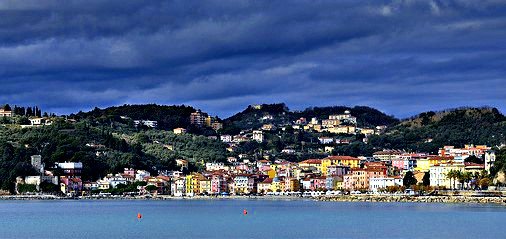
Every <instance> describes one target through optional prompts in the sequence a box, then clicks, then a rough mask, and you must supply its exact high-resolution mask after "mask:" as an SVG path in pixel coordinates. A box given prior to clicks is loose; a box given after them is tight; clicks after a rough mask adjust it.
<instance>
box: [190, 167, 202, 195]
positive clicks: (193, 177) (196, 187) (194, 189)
mask: <svg viewBox="0 0 506 239" xmlns="http://www.w3.org/2000/svg"><path fill="white" fill-rule="evenodd" d="M201 180H205V177H204V176H203V175H202V174H199V173H192V174H190V175H186V195H188V196H194V195H196V194H199V193H200V181H201Z"/></svg>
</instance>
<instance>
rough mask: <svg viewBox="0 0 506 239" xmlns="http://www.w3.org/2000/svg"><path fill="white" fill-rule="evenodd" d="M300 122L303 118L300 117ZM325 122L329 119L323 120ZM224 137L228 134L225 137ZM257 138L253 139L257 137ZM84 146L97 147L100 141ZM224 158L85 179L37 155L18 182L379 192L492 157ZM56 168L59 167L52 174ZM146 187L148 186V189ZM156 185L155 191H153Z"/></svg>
mask: <svg viewBox="0 0 506 239" xmlns="http://www.w3.org/2000/svg"><path fill="white" fill-rule="evenodd" d="M300 122H301V123H302V122H304V121H303V120H300ZM327 123H329V122H327ZM225 140H226V141H228V140H229V139H227V138H225ZM255 140H257V139H255ZM88 147H92V148H95V149H96V150H99V149H100V145H94V144H93V145H92V144H89V146H88ZM470 156H476V157H481V158H483V159H484V163H482V164H479V163H475V162H467V161H466V160H465V159H466V158H468V157H470ZM231 158H232V159H230V158H229V159H228V160H227V162H207V163H205V164H203V165H202V166H203V167H202V168H203V171H201V172H188V173H183V172H185V171H187V169H188V168H189V164H190V162H189V161H188V160H184V159H177V160H176V162H175V164H176V165H177V167H178V168H180V169H181V170H180V171H159V172H158V173H157V175H158V176H152V175H151V173H150V172H149V171H146V170H137V169H133V168H125V169H124V171H123V172H120V173H116V174H109V175H106V176H104V177H102V178H100V179H99V180H97V181H95V182H83V181H82V179H81V173H82V170H83V169H84V165H83V164H82V163H81V162H62V163H56V164H55V165H54V166H53V167H52V168H49V169H48V170H47V169H46V168H45V165H44V163H43V159H42V157H41V156H40V155H33V156H32V157H31V164H32V166H33V168H34V169H35V171H36V172H38V173H39V175H32V176H27V177H23V178H18V179H17V183H18V184H33V185H35V186H36V188H37V189H40V187H39V186H40V185H41V184H42V183H52V184H55V185H58V186H59V188H60V190H61V192H62V193H64V194H66V195H74V196H75V195H84V194H89V193H91V192H94V191H96V190H98V191H108V190H112V189H115V188H118V187H119V186H121V185H130V184H133V183H136V182H145V184H143V185H142V186H138V187H137V189H138V191H137V192H135V193H140V194H146V193H151V194H152V193H155V194H166V195H172V196H175V197H194V196H199V195H227V194H235V195H250V194H260V195H264V194H269V193H287V192H305V191H311V192H317V191H318V192H323V191H353V192H354V191H369V192H372V193H379V192H383V191H385V190H386V189H387V188H389V187H395V186H402V184H403V177H404V175H405V174H406V172H410V171H411V172H413V174H414V175H415V178H416V180H417V181H418V183H422V182H423V178H424V176H425V175H426V174H428V176H429V178H430V180H429V181H430V186H432V187H435V188H446V189H449V188H462V187H463V186H469V185H470V183H469V182H466V185H462V181H461V180H456V179H455V178H451V177H450V176H449V175H450V174H449V172H451V171H458V172H461V173H465V172H468V173H470V174H471V175H481V174H483V172H484V171H489V170H490V168H491V167H492V165H493V163H494V162H495V153H494V152H493V151H492V150H491V149H490V147H487V146H472V145H469V146H466V147H464V148H462V149H459V148H455V147H451V146H444V147H442V148H441V149H440V151H439V154H438V155H429V154H425V153H412V152H401V151H391V150H386V151H378V152H376V153H374V154H373V157H351V156H342V155H339V156H328V157H324V158H313V159H306V160H303V161H301V162H298V163H297V162H289V161H286V160H278V159H274V160H272V159H266V158H261V159H258V160H251V158H248V156H247V155H244V156H241V155H240V156H239V157H238V158H235V157H231ZM54 170H58V171H60V172H61V174H60V175H58V176H55V175H54V174H53V171H54ZM147 188H149V190H147ZM153 188H155V189H156V190H153Z"/></svg>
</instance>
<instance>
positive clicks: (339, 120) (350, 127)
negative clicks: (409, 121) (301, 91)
mask: <svg viewBox="0 0 506 239" xmlns="http://www.w3.org/2000/svg"><path fill="white" fill-rule="evenodd" d="M258 120H259V121H261V122H263V124H262V125H261V126H260V127H259V128H258V129H250V130H243V131H241V132H240V133H239V134H237V135H228V134H224V135H220V136H219V139H220V140H221V141H223V142H225V143H227V144H228V145H229V147H228V150H229V151H231V152H233V151H234V147H235V146H236V145H237V144H240V143H242V142H247V141H257V142H259V143H262V142H264V141H265V135H266V133H269V132H276V131H278V130H281V131H285V130H286V129H287V128H288V127H291V128H292V129H294V130H304V131H310V132H318V133H322V132H329V133H333V134H347V135H355V134H363V135H365V137H364V138H363V140H364V142H367V137H368V136H370V135H372V134H379V133H380V132H382V131H383V130H385V128H386V127H385V126H377V127H375V128H374V129H373V128H359V127H358V126H357V118H356V117H354V116H352V115H351V112H350V111H348V110H347V111H345V112H344V113H343V114H336V115H330V116H328V119H323V120H320V119H318V118H312V119H311V120H310V121H308V120H307V119H306V118H300V119H297V120H295V121H293V122H290V123H286V124H283V125H276V124H274V123H272V122H274V121H275V118H274V116H272V115H270V114H265V115H263V116H262V117H260V118H259V119H258ZM174 133H181V129H174ZM314 143H319V144H321V145H322V148H321V151H322V152H327V153H330V152H332V150H334V147H333V145H339V144H349V143H351V139H348V138H346V137H345V138H343V137H336V136H334V137H332V136H320V137H318V139H317V141H315V142H314ZM282 153H284V154H295V153H297V151H296V150H295V149H294V148H290V147H288V148H286V149H283V150H282Z"/></svg>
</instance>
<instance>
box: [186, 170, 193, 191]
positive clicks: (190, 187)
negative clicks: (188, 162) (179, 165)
mask: <svg viewBox="0 0 506 239" xmlns="http://www.w3.org/2000/svg"><path fill="white" fill-rule="evenodd" d="M192 179H193V175H191V174H190V175H186V176H185V188H186V191H185V192H186V195H187V196H193V195H194V194H193V182H192Z"/></svg>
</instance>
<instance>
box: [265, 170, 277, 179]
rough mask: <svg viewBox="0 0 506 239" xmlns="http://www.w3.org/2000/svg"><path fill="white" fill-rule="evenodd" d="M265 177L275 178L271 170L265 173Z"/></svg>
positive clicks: (273, 171) (274, 173) (274, 172)
mask: <svg viewBox="0 0 506 239" xmlns="http://www.w3.org/2000/svg"><path fill="white" fill-rule="evenodd" d="M267 175H268V176H269V178H275V177H276V171H275V170H272V169H271V170H269V171H267Z"/></svg>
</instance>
